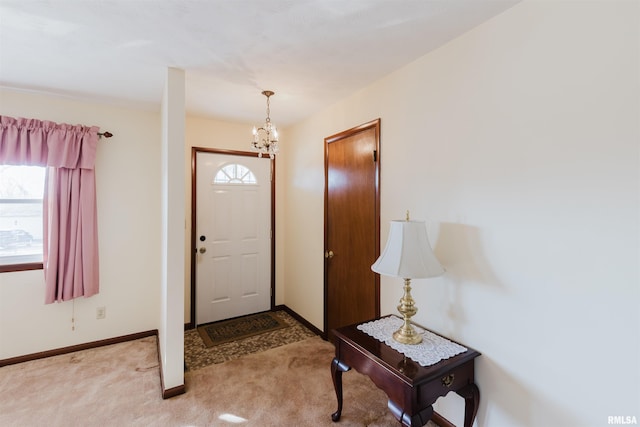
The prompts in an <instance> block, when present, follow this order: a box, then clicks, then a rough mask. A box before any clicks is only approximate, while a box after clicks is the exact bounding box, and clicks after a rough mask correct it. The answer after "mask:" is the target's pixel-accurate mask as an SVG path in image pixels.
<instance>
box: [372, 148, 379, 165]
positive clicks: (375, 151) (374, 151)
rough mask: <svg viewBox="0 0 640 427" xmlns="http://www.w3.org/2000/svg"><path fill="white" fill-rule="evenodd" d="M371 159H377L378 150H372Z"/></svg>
mask: <svg viewBox="0 0 640 427" xmlns="http://www.w3.org/2000/svg"><path fill="white" fill-rule="evenodd" d="M373 161H374V162H377V161H378V150H373Z"/></svg>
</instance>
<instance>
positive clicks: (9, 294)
mask: <svg viewBox="0 0 640 427" xmlns="http://www.w3.org/2000/svg"><path fill="white" fill-rule="evenodd" d="M0 114H2V115H7V116H13V117H27V118H35V119H40V120H51V121H55V122H59V123H62V122H65V123H72V124H84V125H96V126H99V127H100V128H101V129H102V130H103V131H105V130H108V131H110V132H112V133H113V134H114V137H112V138H110V139H101V140H100V142H99V143H98V153H97V160H96V183H97V193H98V199H97V203H98V233H99V235H98V239H99V250H100V293H99V294H98V295H95V296H93V297H90V298H79V299H76V300H74V302H71V301H69V302H63V303H55V304H50V305H45V304H44V281H43V272H42V270H35V271H25V272H13V273H2V274H0V359H5V358H10V357H15V356H21V355H25V354H31V353H35V352H39V351H45V350H51V349H56V348H61V347H66V346H70V345H75V344H81V343H86V342H91V341H96V340H101V339H106V338H111V337H118V336H122V335H126V334H130V333H135V332H141V331H148V330H153V329H158V319H159V317H160V299H159V297H160V294H159V289H160V287H159V284H160V235H159V232H158V230H159V229H160V151H159V144H160V116H159V114H158V113H157V112H145V111H137V110H131V109H127V108H121V107H116V106H109V105H99V104H93V103H90V102H80V101H74V100H70V99H67V98H60V97H53V96H45V95H36V94H31V93H20V92H13V91H8V90H1V91H0ZM97 307H106V318H105V319H102V320H96V308H97ZM74 308H75V331H72V330H71V318H72V316H73V312H74Z"/></svg>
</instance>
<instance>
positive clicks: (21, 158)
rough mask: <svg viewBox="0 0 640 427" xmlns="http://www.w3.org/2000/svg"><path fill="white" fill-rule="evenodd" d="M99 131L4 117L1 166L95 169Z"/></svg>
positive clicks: (0, 121) (0, 119) (0, 138)
mask: <svg viewBox="0 0 640 427" xmlns="http://www.w3.org/2000/svg"><path fill="white" fill-rule="evenodd" d="M99 130H100V129H99V128H98V127H97V126H82V125H69V124H66V123H61V124H59V123H55V122H51V121H43V120H36V119H24V118H13V117H8V116H0V164H5V165H31V166H53V167H56V168H67V169H93V168H94V166H95V159H96V149H97V146H98V131H99Z"/></svg>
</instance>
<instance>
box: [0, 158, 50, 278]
mask: <svg viewBox="0 0 640 427" xmlns="http://www.w3.org/2000/svg"><path fill="white" fill-rule="evenodd" d="M44 177H45V168H44V167H39V166H12V165H0V266H6V265H15V264H26V263H38V262H40V263H41V262H42V197H43V194H44V179H45V178H44Z"/></svg>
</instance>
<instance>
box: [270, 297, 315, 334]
mask: <svg viewBox="0 0 640 427" xmlns="http://www.w3.org/2000/svg"><path fill="white" fill-rule="evenodd" d="M273 310H274V311H275V310H283V311H286V312H287V313H289V315H291V317H293V318H294V319H296V320H297V321H298V322H300V323H302V324H303V325H304V326H305V327H306V328H307V329H309V330H311V332H313V333H314V334H316V335H320V336H322V337H324V334H323V332H322V331H321V330H320V329H318V328H316V327H315V326H313V325H312V324H311V322H309V321H308V320H307V319H305V318H304V317H302V316H300V315H299V314H298V313H296V312H295V311H293V310H292V309H290V308H289V307H287V306H286V305H284V304H281V305H276V306H275V307H273Z"/></svg>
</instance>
